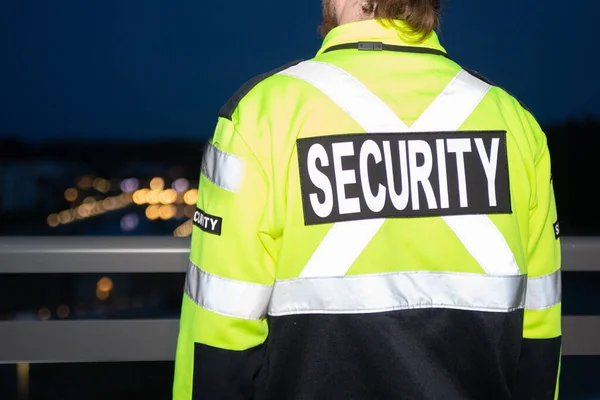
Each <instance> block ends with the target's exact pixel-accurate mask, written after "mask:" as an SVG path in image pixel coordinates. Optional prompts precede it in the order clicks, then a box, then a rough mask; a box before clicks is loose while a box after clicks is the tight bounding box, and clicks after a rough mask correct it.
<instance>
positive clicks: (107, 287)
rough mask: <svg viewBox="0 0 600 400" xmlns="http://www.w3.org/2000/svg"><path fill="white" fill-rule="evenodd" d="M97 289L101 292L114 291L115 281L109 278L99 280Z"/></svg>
mask: <svg viewBox="0 0 600 400" xmlns="http://www.w3.org/2000/svg"><path fill="white" fill-rule="evenodd" d="M96 287H97V289H98V290H99V291H101V292H110V291H111V290H112V289H113V281H112V279H110V278H109V277H108V276H105V277H103V278H101V279H100V280H98V283H97V284H96Z"/></svg>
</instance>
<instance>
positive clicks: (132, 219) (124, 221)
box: [121, 214, 140, 232]
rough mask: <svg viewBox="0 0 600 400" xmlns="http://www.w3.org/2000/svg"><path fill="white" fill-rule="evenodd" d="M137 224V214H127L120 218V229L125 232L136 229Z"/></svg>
mask: <svg viewBox="0 0 600 400" xmlns="http://www.w3.org/2000/svg"><path fill="white" fill-rule="evenodd" d="M139 222H140V221H139V218H138V216H137V214H127V215H125V216H124V217H123V218H121V229H122V230H124V231H125V232H130V231H132V230H134V229H135V228H137V226H138V224H139Z"/></svg>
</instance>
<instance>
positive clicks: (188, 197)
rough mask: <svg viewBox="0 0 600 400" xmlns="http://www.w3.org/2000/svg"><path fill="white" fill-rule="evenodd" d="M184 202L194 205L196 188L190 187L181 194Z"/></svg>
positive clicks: (196, 198)
mask: <svg viewBox="0 0 600 400" xmlns="http://www.w3.org/2000/svg"><path fill="white" fill-rule="evenodd" d="M183 201H185V204H188V205H194V204H196V202H197V201H198V189H190V190H188V191H187V192H185V194H184V195H183Z"/></svg>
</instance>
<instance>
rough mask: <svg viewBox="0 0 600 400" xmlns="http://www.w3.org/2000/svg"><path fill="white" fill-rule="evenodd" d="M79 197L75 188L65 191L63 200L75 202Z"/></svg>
mask: <svg viewBox="0 0 600 400" xmlns="http://www.w3.org/2000/svg"><path fill="white" fill-rule="evenodd" d="M78 195H79V193H78V192H77V189H75V188H69V189H67V190H65V200H67V201H71V202H73V201H75V200H77V196H78Z"/></svg>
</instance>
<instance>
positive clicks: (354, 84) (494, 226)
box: [173, 0, 561, 400]
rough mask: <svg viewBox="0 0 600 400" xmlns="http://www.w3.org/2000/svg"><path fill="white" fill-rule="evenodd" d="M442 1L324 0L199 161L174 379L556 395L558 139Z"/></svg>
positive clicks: (205, 390) (420, 395)
mask: <svg viewBox="0 0 600 400" xmlns="http://www.w3.org/2000/svg"><path fill="white" fill-rule="evenodd" d="M437 3H438V0H375V1H373V0H371V1H369V0H330V1H325V2H324V25H323V27H324V31H325V32H324V33H326V37H325V39H324V43H323V47H322V48H321V50H320V51H319V52H318V54H317V56H316V57H315V58H314V59H312V60H309V61H305V62H299V63H294V64H290V65H287V66H284V67H282V68H280V69H278V70H276V71H274V72H271V73H269V74H265V75H262V76H259V77H257V78H254V79H252V80H251V81H249V82H248V83H247V84H246V85H245V86H244V87H242V88H241V89H240V91H239V92H238V93H236V94H235V95H234V96H233V97H232V98H231V100H229V102H228V103H227V104H226V105H225V106H224V107H223V108H222V110H221V111H220V114H219V119H218V124H217V127H216V132H215V134H214V137H213V138H212V140H211V142H210V144H209V145H208V147H207V149H206V151H205V153H204V156H203V161H202V174H201V178H200V190H199V198H198V204H197V211H196V214H195V216H194V225H195V226H194V232H193V237H192V245H191V255H190V263H189V270H188V273H187V278H186V283H185V296H184V299H183V308H182V315H181V329H180V334H179V341H178V347H177V359H176V369H175V383H174V392H173V395H174V398H175V399H176V400H190V399H202V400H207V399H234V400H235V399H274V400H285V399H292V400H296V399H298V400H320V399H324V400H325V399H326V400H338V399H340V400H341V399H344V400H346V399H348V400H363V399H364V400H367V399H368V400H377V399H402V400H403V399H416V400H429V399H457V400H458V399H460V400H470V399H473V400H494V399H522V400H525V399H527V400H530V399H555V398H557V382H558V375H559V374H558V371H559V365H560V353H561V323H560V319H561V280H560V278H561V276H560V240H559V237H558V236H559V235H558V219H557V213H556V208H555V201H554V194H553V188H552V179H551V172H550V156H549V153H548V148H547V144H546V138H545V135H544V133H543V132H542V130H541V129H540V127H539V125H538V124H537V123H536V121H535V119H534V117H533V116H532V114H531V113H530V112H529V111H527V110H526V109H525V108H524V107H523V106H521V105H520V103H519V102H518V101H517V100H515V99H514V98H513V97H512V96H510V95H509V94H508V93H507V92H505V91H503V90H502V89H500V88H498V87H496V86H493V85H491V84H490V83H488V82H486V81H485V80H483V78H480V77H477V76H475V75H474V74H473V73H470V72H468V71H467V70H465V69H463V68H461V67H460V66H459V65H457V64H456V63H455V62H453V61H452V60H451V59H450V58H449V57H448V55H447V53H446V51H445V50H444V49H443V48H442V46H441V45H440V43H439V42H438V39H437V36H436V34H435V33H434V32H433V30H434V28H436V27H437V21H438V14H437V13H438V4H437Z"/></svg>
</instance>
